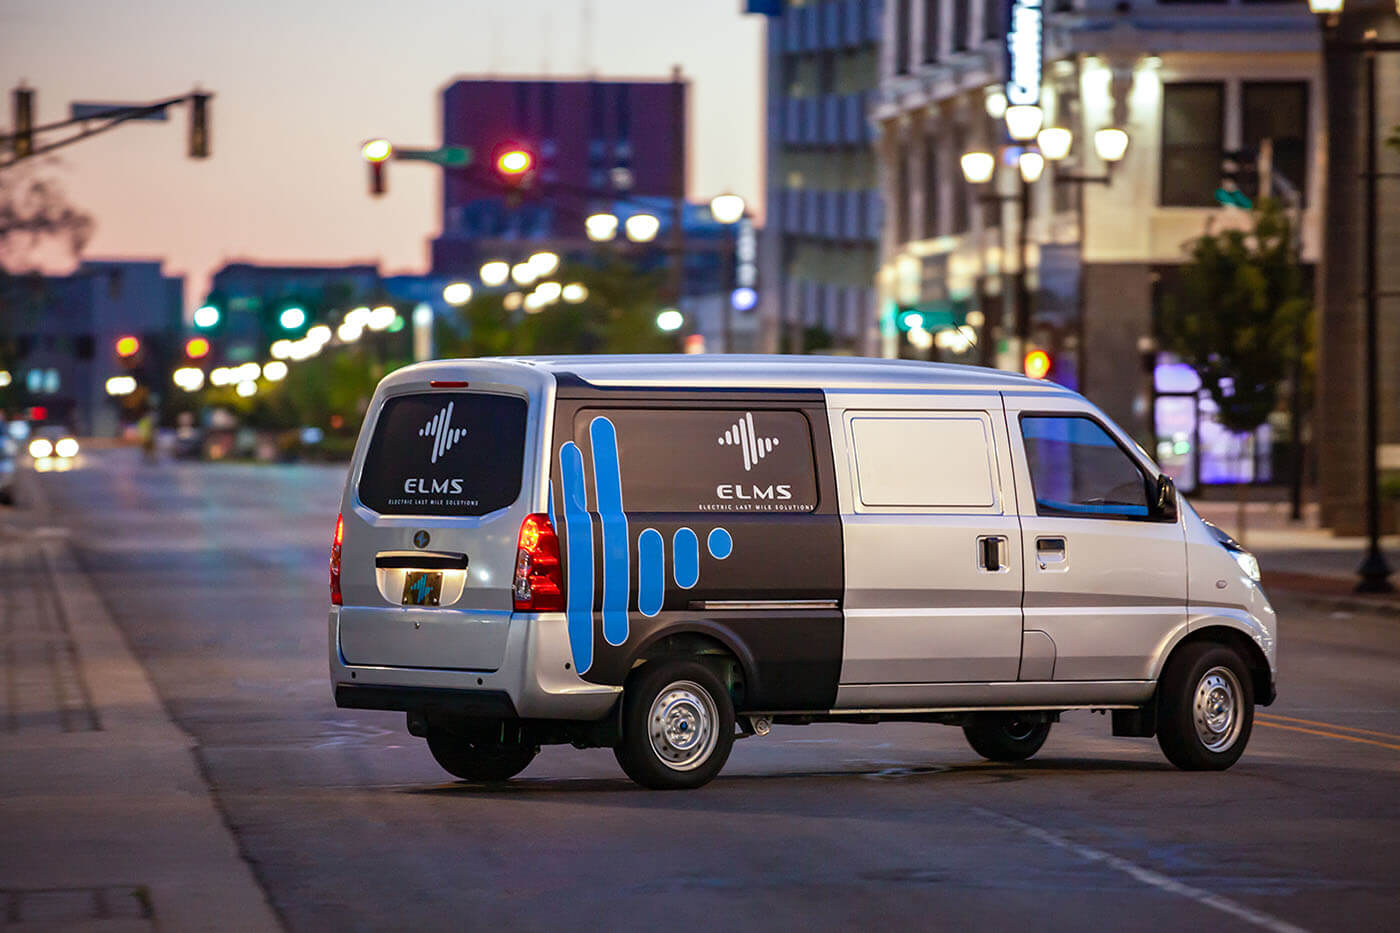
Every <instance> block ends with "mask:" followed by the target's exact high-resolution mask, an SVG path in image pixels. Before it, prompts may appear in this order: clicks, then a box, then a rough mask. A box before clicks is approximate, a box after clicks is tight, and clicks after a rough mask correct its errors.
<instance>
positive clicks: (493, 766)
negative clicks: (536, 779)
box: [428, 731, 540, 783]
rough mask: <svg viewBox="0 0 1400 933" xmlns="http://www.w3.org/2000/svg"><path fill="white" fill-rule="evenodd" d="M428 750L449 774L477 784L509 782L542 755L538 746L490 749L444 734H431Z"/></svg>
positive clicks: (496, 747)
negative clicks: (536, 757)
mask: <svg viewBox="0 0 1400 933" xmlns="http://www.w3.org/2000/svg"><path fill="white" fill-rule="evenodd" d="M428 750H429V751H430V752H432V753H433V758H434V759H436V760H437V763H438V764H440V765H442V768H443V770H444V771H446V772H447V773H448V774H451V775H454V776H456V777H459V778H461V779H462V780H464V781H472V782H474V783H492V782H495V781H508V780H510V779H511V778H513V777H515V776H516V775H517V774H519V773H520V772H521V771H524V770H525V769H526V768H527V767H529V764H530V762H532V761H534V760H535V756H536V755H537V754H539V751H540V749H539V746H537V745H489V744H486V743H483V742H473V741H471V740H469V739H464V738H462V737H461V736H457V735H453V734H452V733H451V732H442V731H434V732H429V733H428Z"/></svg>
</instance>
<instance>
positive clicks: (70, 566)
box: [0, 473, 280, 933]
mask: <svg viewBox="0 0 1400 933" xmlns="http://www.w3.org/2000/svg"><path fill="white" fill-rule="evenodd" d="M21 483H22V485H21V488H20V494H21V502H22V503H23V504H22V505H21V506H20V507H18V508H14V509H10V510H6V511H3V512H0V659H2V660H0V664H2V665H3V666H2V667H0V762H3V765H2V766H0V835H2V836H3V838H4V840H5V841H4V844H3V845H0V911H3V916H4V918H5V919H4V920H3V921H0V925H3V926H5V928H6V929H9V928H10V927H11V926H14V927H15V929H17V930H20V929H22V930H91V931H104V933H105V931H121V933H125V931H137V930H142V931H144V930H155V929H165V930H216V929H217V930H228V929H238V930H276V929H279V928H280V924H279V922H278V920H277V917H276V916H275V915H274V913H273V911H272V909H271V907H270V906H269V905H268V903H267V900H266V898H265V897H264V894H263V892H262V889H261V888H260V887H259V885H258V883H257V881H256V880H255V879H254V877H253V873H252V871H251V869H250V868H249V866H248V864H247V863H246V862H245V861H244V860H243V858H242V856H241V855H240V854H239V851H238V846H237V843H236V842H235V840H234V837H233V835H232V833H231V832H230V831H229V829H228V827H227V826H226V825H225V824H224V822H223V819H222V816H221V815H220V812H219V809H218V805H217V802H216V801H215V799H214V796H213V794H212V793H211V791H210V788H209V786H208V785H207V783H206V782H205V780H204V777H203V775H202V774H201V772H200V768H199V765H198V763H197V761H196V758H195V753H194V743H193V742H192V740H191V739H190V737H189V736H188V735H186V734H185V733H184V732H182V731H181V730H180V729H179V728H178V727H176V726H175V724H174V723H172V722H171V721H170V720H169V718H168V717H167V716H166V714H165V711H164V709H163V708H162V706H161V703H160V699H159V698H158V696H157V695H156V692H155V689H154V687H153V686H152V684H151V681H150V680H149V678H148V677H147V675H146V672H145V670H144V668H142V666H141V665H140V663H139V662H138V661H137V660H136V659H135V658H134V657H133V656H132V655H131V653H130V651H129V650H128V648H127V646H126V643H125V642H124V640H123V638H122V635H121V633H120V631H119V630H118V629H117V628H116V626H115V625H114V624H113V623H112V621H111V619H110V618H109V616H108V615H107V613H106V610H105V608H104V607H103V606H102V604H101V602H100V601H99V600H98V598H97V596H96V594H95V592H94V591H93V589H92V588H91V586H90V585H89V583H88V581H87V579H86V577H85V576H84V575H83V573H82V572H81V571H80V570H79V569H78V567H77V566H76V565H75V563H74V561H73V559H72V556H71V553H70V551H69V547H68V544H67V542H66V540H65V538H64V533H63V530H62V529H60V528H55V527H47V526H46V523H47V519H48V516H49V515H50V514H51V513H50V512H49V510H48V509H47V508H46V507H45V505H44V503H43V501H42V497H41V496H40V495H39V490H38V489H37V485H38V484H37V483H36V482H35V477H34V475H33V474H32V473H25V474H23V475H22V479H21Z"/></svg>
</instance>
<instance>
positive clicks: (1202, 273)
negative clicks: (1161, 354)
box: [1160, 199, 1312, 534]
mask: <svg viewBox="0 0 1400 933" xmlns="http://www.w3.org/2000/svg"><path fill="white" fill-rule="evenodd" d="M1251 220H1252V226H1251V228H1250V229H1244V230H1238V229H1235V230H1222V231H1220V232H1218V233H1217V232H1212V231H1211V230H1210V228H1209V227H1208V228H1207V230H1206V232H1205V234H1203V235H1202V236H1200V237H1198V238H1197V239H1195V240H1193V241H1192V242H1191V244H1190V246H1189V249H1188V252H1189V255H1190V260H1189V261H1188V262H1187V263H1186V264H1185V265H1184V266H1182V268H1181V272H1180V277H1179V280H1178V282H1177V283H1176V290H1175V294H1173V295H1169V296H1168V297H1167V298H1166V300H1165V301H1164V302H1163V308H1162V315H1161V320H1160V332H1161V335H1162V340H1163V345H1164V346H1165V348H1166V349H1168V350H1170V351H1172V352H1173V353H1175V354H1176V355H1177V356H1179V357H1180V358H1181V359H1182V361H1183V362H1185V363H1187V364H1189V365H1190V366H1191V368H1192V369H1194V370H1195V371H1196V373H1197V375H1199V376H1200V378H1201V384H1202V385H1203V386H1204V387H1205V389H1206V391H1208V392H1209V393H1210V397H1211V400H1212V401H1214V402H1215V404H1216V406H1217V408H1218V409H1219V418H1220V423H1221V425H1223V426H1224V427H1225V428H1226V429H1227V430H1229V431H1233V432H1235V433H1238V434H1253V433H1254V432H1255V431H1256V430H1257V429H1258V428H1259V426H1260V425H1262V424H1263V423H1264V421H1265V420H1266V419H1267V418H1268V417H1269V414H1270V413H1271V412H1273V411H1274V409H1275V408H1276V407H1277V405H1278V401H1279V387H1280V384H1281V383H1282V382H1283V380H1284V377H1285V376H1286V374H1288V373H1289V372H1291V371H1293V370H1294V367H1295V365H1298V364H1301V363H1302V361H1303V359H1304V358H1305V355H1306V354H1307V341H1306V339H1305V336H1306V334H1307V325H1308V320H1309V316H1310V315H1311V312H1312V299H1311V296H1310V295H1309V293H1308V288H1307V281H1306V278H1305V276H1304V274H1303V269H1302V266H1301V264H1300V262H1299V261H1298V254H1297V246H1296V243H1295V230H1294V221H1293V220H1292V218H1290V216H1289V215H1288V212H1287V211H1285V210H1284V209H1283V207H1282V206H1281V205H1280V203H1279V202H1278V201H1276V200H1273V199H1265V200H1262V201H1261V202H1260V204H1259V206H1258V208H1257V209H1256V210H1255V211H1254V212H1253V214H1252V217H1251ZM1295 390H1296V387H1295ZM1298 434H1299V432H1298V426H1297V425H1294V435H1295V442H1296V438H1297V435H1298ZM1239 502H1240V510H1239V523H1240V531H1241V534H1243V529H1244V489H1243V486H1241V489H1240V500H1239Z"/></svg>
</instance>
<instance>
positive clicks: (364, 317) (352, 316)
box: [345, 305, 370, 327]
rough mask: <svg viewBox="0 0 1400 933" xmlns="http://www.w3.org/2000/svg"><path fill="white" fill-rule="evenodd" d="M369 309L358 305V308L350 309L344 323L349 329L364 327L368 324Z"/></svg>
mask: <svg viewBox="0 0 1400 933" xmlns="http://www.w3.org/2000/svg"><path fill="white" fill-rule="evenodd" d="M369 315H370V310H369V308H367V307H365V306H364V305H360V306H359V307H358V308H351V309H350V310H349V311H347V312H346V314H345V323H347V324H349V325H350V326H351V327H364V326H365V325H366V324H368V323H369Z"/></svg>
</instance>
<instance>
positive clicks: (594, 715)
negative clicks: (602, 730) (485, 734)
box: [327, 607, 622, 721]
mask: <svg viewBox="0 0 1400 933" xmlns="http://www.w3.org/2000/svg"><path fill="white" fill-rule="evenodd" d="M327 621H328V632H327V635H328V641H329V648H330V675H331V687H332V689H333V690H334V692H335V699H336V705H337V706H342V707H349V708H353V709H383V710H398V711H405V712H414V711H418V710H425V709H439V710H443V711H448V710H449V709H455V710H457V711H460V712H461V713H462V714H464V715H471V716H481V717H482V718H490V719H502V718H511V719H515V718H518V719H569V720H584V721H590V720H597V719H602V718H603V717H604V716H606V715H607V714H608V712H609V711H610V710H611V709H612V708H613V706H614V704H615V703H616V702H617V698H618V696H619V695H620V694H621V692H622V688H621V687H612V686H607V685H604V684H594V683H589V682H588V681H586V680H584V679H583V678H581V677H579V676H578V674H577V673H576V672H575V671H574V668H573V663H572V660H573V656H572V654H571V652H570V650H569V634H568V626H567V622H566V621H565V618H564V614H563V613H562V612H551V613H536V614H523V613H519V614H514V615H512V616H511V617H510V623H509V633H508V634H507V636H506V644H505V653H504V655H503V656H502V658H501V663H500V666H499V667H498V668H497V669H496V670H491V671H486V670H446V669H438V668H428V667H391V666H387V665H368V664H351V663H349V662H348V661H346V660H345V655H344V654H343V653H342V651H341V646H340V607H332V608H331V610H330V614H329V617H328V620H327ZM478 710H479V712H477V711H478Z"/></svg>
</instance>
